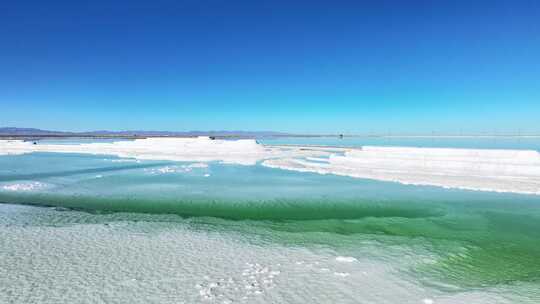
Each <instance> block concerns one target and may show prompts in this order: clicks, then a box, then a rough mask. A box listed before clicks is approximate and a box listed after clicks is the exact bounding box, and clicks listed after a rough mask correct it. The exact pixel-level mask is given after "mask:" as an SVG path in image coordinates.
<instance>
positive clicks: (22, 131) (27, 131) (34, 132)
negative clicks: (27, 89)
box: [0, 127, 292, 138]
mask: <svg viewBox="0 0 540 304" xmlns="http://www.w3.org/2000/svg"><path fill="white" fill-rule="evenodd" d="M291 135H292V134H288V133H282V132H272V131H186V132H174V131H145V130H133V131H107V130H99V131H88V132H65V131H51V130H42V129H35V128H14V127H4V128H0V136H16V137H19V136H28V137H31V136H36V137H39V136H118V137H120V136H130V137H144V136H217V137H249V138H254V137H272V136H291Z"/></svg>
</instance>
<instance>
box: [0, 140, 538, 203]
mask: <svg viewBox="0 0 540 304" xmlns="http://www.w3.org/2000/svg"><path fill="white" fill-rule="evenodd" d="M32 152H60V153H90V154H107V155H116V156H118V157H124V158H136V159H141V160H145V159H147V160H172V161H194V162H209V161H218V162H222V163H228V164H239V165H255V164H256V163H258V162H261V164H262V165H263V166H266V167H271V168H279V169H285V170H293V171H300V172H314V173H319V174H336V175H343V176H350V177H355V178H366V179H375V180H382V181H393V182H399V183H403V184H412V185H431V186H440V187H446V188H460V189H469V190H481V191H496V192H514V193H524V194H536V195H540V153H538V152H537V151H532V150H487V149H486V150H482V149H452V148H408V147H362V148H330V147H327V148H325V147H306V146H264V145H260V144H258V143H257V142H256V141H255V140H235V141H230V140H210V139H209V138H206V137H199V138H148V139H137V140H134V141H119V142H113V143H89V144H79V145H61V144H41V143H38V144H36V145H34V144H33V143H31V142H24V141H20V140H0V155H6V154H25V153H32Z"/></svg>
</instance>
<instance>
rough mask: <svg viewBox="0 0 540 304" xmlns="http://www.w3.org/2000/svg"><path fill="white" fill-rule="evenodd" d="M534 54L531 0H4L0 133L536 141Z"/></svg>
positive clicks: (537, 10) (538, 34) (538, 95)
mask: <svg viewBox="0 0 540 304" xmlns="http://www.w3.org/2000/svg"><path fill="white" fill-rule="evenodd" d="M113 2H114V3H113ZM539 54H540V2H539V1H462V2H461V1H278V0H275V1H231V0H228V1H218V0H199V1H195V0H191V1H182V0H177V1H159V0H158V1H101V0H99V1H98V0H96V1H34V2H31V1H24V0H20V1H4V2H2V3H1V4H0V126H19V127H37V128H45V129H57V130H75V131H77V130H94V129H111V130H126V129H138V130H141V129H146V130H175V131H185V130H275V131H289V132H302V133H326V132H345V133H366V132H374V133H381V132H384V133H386V132H393V133H431V132H442V133H445V132H446V133H449V132H454V133H455V132H463V133H472V132H490V133H494V132H495V133H501V132H518V131H521V132H537V133H538V132H540V123H539V121H540V118H539V117H540V55H539Z"/></svg>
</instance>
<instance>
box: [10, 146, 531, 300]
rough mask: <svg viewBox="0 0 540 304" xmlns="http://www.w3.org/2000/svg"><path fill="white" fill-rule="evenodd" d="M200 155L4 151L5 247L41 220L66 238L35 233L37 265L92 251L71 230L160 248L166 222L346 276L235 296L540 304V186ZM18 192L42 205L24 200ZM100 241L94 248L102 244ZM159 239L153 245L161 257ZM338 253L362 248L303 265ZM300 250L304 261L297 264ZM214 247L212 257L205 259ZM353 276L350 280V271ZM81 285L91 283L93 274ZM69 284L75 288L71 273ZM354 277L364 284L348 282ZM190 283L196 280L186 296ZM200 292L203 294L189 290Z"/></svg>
mask: <svg viewBox="0 0 540 304" xmlns="http://www.w3.org/2000/svg"><path fill="white" fill-rule="evenodd" d="M190 165H191V164H190V163H179V162H170V161H136V160H131V159H128V160H123V159H118V158H115V157H110V156H104V155H94V156H90V155H77V154H59V153H33V154H27V155H19V156H1V157H0V202H3V203H6V204H3V205H0V225H1V226H2V227H4V231H9V234H8V233H7V232H6V233H5V234H0V245H1V246H0V247H1V248H2V249H0V257H2V259H0V260H4V261H11V259H13V257H14V256H17V253H19V254H21V253H20V252H25V250H30V251H31V249H28V248H26V247H25V246H27V245H26V243H23V242H19V240H24V239H25V238H29V237H34V236H33V234H31V236H28V233H29V231H40V232H39V233H43V234H42V237H44V238H49V241H48V242H50V244H55V245H54V246H53V245H50V246H48V245H47V242H46V243H41V239H39V241H38V239H36V241H35V242H38V243H39V244H40V247H39V248H41V249H40V252H41V253H40V255H39V256H35V255H34V256H33V257H32V258H31V259H30V260H31V261H34V262H35V263H36V264H39V263H40V259H46V261H47V262H46V263H50V261H51V260H54V261H58V259H60V260H63V259H67V260H69V259H71V258H74V259H81V257H80V256H78V255H77V256H73V255H71V253H66V252H63V251H61V253H58V251H55V250H58V249H57V248H60V247H62V246H67V245H58V244H64V243H62V242H61V240H63V239H64V238H67V237H68V236H69V238H74V241H77V242H81V244H83V245H84V244H86V245H87V244H91V243H92V242H97V241H96V238H102V237H109V236H110V237H111V238H114V239H115V240H116V241H117V242H118V243H116V244H123V242H124V240H125V237H128V238H136V239H138V238H139V237H140V235H141V233H142V234H143V235H144V236H145V237H144V239H143V240H140V241H141V242H143V243H144V242H146V241H148V242H149V243H148V247H144V248H139V249H138V250H141V251H144V250H148V252H152V248H154V247H155V246H162V245H161V244H159V243H157V241H156V238H159V237H161V236H163V233H165V232H166V234H167V236H168V237H169V236H170V235H169V234H172V235H174V237H172V236H171V237H172V239H168V242H173V243H174V242H175V241H174V240H179V239H182V240H183V241H182V242H188V243H189V242H193V243H196V244H199V243H200V244H201V246H205V245H204V244H207V243H208V244H214V245H215V247H212V249H211V250H210V251H212V252H214V253H215V254H216V255H217V256H222V255H223V257H222V258H223V259H225V260H227V261H229V262H225V261H223V260H220V262H219V263H216V264H215V265H214V266H213V268H211V269H213V270H215V269H222V268H223V267H228V266H226V264H228V263H232V264H231V265H234V262H232V261H230V259H231V257H229V256H227V254H228V253H231V252H236V253H235V254H233V256H234V255H238V254H240V253H238V252H241V251H237V250H241V248H244V247H245V248H252V249H251V250H253V252H257V253H255V254H254V256H253V257H250V259H261V260H265V261H266V262H267V263H269V264H271V263H275V264H272V265H274V266H273V267H278V266H276V265H277V264H278V263H277V262H276V261H277V260H280V261H281V262H280V263H279V264H280V265H281V266H279V267H283V265H286V263H287V261H289V262H291V265H290V266H289V267H290V268H288V269H289V270H287V269H281V270H280V271H281V272H282V273H288V274H287V275H288V276H290V277H291V278H295V279H294V281H300V282H302V281H303V280H307V281H306V282H308V281H309V280H310V279H313V280H315V279H314V278H318V279H320V280H322V281H321V282H322V283H321V284H323V285H325V286H334V285H335V286H334V287H335V288H334V289H332V290H333V291H331V292H330V291H328V293H323V291H325V290H326V289H324V288H322V287H316V286H318V285H317V284H319V283H317V282H313V284H312V285H310V284H307V283H306V285H305V286H303V285H302V284H300V285H298V286H297V285H295V283H291V282H289V283H288V284H289V285H287V284H285V283H283V284H282V285H280V284H279V282H277V283H276V282H274V283H273V284H275V286H276V288H275V289H270V288H268V290H266V289H264V297H261V298H253V299H258V300H253V299H251V298H247V300H246V299H244V300H242V297H240V296H237V294H236V293H235V292H236V291H234V288H233V287H231V288H230V290H228V291H227V292H229V293H230V297H231V300H235V301H236V300H238V301H247V302H257V301H259V302H271V301H278V300H276V299H278V298H273V297H282V296H283V297H284V295H289V296H291V294H289V293H292V294H293V295H294V297H293V298H292V299H293V300H290V301H288V302H294V303H302V302H305V301H308V300H309V299H312V298H313V297H316V298H319V299H323V298H324V299H326V301H338V302H343V303H348V302H351V303H355V302H356V303H358V302H362V299H365V302H366V303H368V302H377V303H385V302H388V303H392V302H394V303H395V301H396V300H397V299H401V300H400V301H402V302H403V303H422V301H423V300H426V298H428V299H427V300H426V301H428V302H429V300H433V301H434V303H438V302H440V303H464V302H470V301H475V303H537V301H538V300H540V233H539V231H540V197H538V196H528V195H516V194H500V193H489V192H475V191H461V190H448V189H442V188H436V187H418V186H406V185H401V184H397V183H386V182H378V181H371V180H361V179H353V178H348V177H339V176H331V175H317V174H310V173H299V172H291V171H282V170H279V169H270V168H266V167H262V166H259V165H256V166H237V165H223V164H218V163H210V164H209V166H208V167H202V166H190ZM21 187H22V188H21ZM13 204H16V205H19V206H20V205H28V206H40V207H41V208H33V207H17V208H15V207H13V206H14V205H13ZM43 207H45V208H43ZM48 207H54V208H53V209H51V208H48ZM14 208H15V209H14ZM21 208H22V209H21ZM114 223H127V224H125V225H127V226H121V227H122V228H118V229H120V230H118V231H116V230H114V231H112V232H110V233H112V234H111V235H109V234H105V235H101V234H100V235H99V237H98V236H97V235H96V234H94V232H95V231H94V230H95V229H97V230H98V231H101V230H100V229H109V228H107V227H110V226H103V225H110V224H114ZM96 225H97V226H96ZM49 227H53V228H49ZM124 227H128V228H124ZM51 229H52V230H51ZM73 229H78V230H77V233H76V234H74V235H73V234H70V233H71V231H72V230H73ZM123 229H127V230H123ZM45 231H46V233H45ZM164 231H165V232H164ZM179 231H180V232H181V233H180V232H179ZM186 231H187V232H186ZM36 233H37V232H36ZM39 233H38V234H37V235H39ZM95 233H97V232H95ZM175 233H177V234H175ZM216 233H217V234H219V237H218V238H217V240H216V239H215V238H214V236H215V234H216ZM65 234H67V235H68V236H66V235H65ZM201 234H202V235H204V237H202V236H201ZM58 236H61V237H60V239H58ZM120 236H123V237H120ZM200 236H201V237H200ZM195 237H196V239H192V238H195ZM199 237H200V238H199ZM148 238H149V240H148ZM145 240H146V241H145ZM223 240H228V241H223ZM109 241H110V240H109V239H106V240H101V239H100V240H99V242H104V243H107V242H109ZM214 241H215V242H217V243H214ZM99 242H98V244H97V245H95V246H94V245H92V247H91V249H88V251H87V252H93V250H96V249H95V248H103V247H101V246H102V245H99V244H102V243H99ZM92 244H93V243H92ZM144 244H146V243H144ZM83 245H81V246H83ZM86 245H84V246H86ZM214 245H212V246H214ZM110 246H113V245H110ZM114 246H116V245H114ZM118 246H119V245H118ZM125 246H128V245H125ZM250 246H253V247H250ZM122 248H124V247H121V248H119V249H118V250H119V252H122V253H118V252H117V253H115V254H117V255H118V256H123V255H124V254H125V253H124V252H123V251H122V250H123V249H122ZM53 249H54V250H53ZM169 249H170V248H169ZM169 249H163V250H169ZM73 250H75V249H73ZM104 250H105V249H104ZM126 250H127V249H126ZM170 250H172V249H170ZM183 250H186V251H185V252H184V251H183ZM189 250H191V249H189V248H187V249H186V248H184V249H182V248H175V249H174V252H175V253H172V251H171V252H170V254H173V255H180V256H182V255H188V252H189V257H190V259H194V257H193V256H194V255H195V256H196V255H197V254H196V253H193V252H191V251H189ZM145 252H146V251H145ZM148 252H146V253H145V254H148V255H149V257H151V253H148ZM164 252H165V251H164ZM197 252H200V250H198V251H197ZM283 252H288V254H287V256H289V258H286V257H283V256H281V255H280V254H281V253H283ZM59 254H60V255H61V256H62V258H60V257H59V256H58V255H59ZM80 254H82V253H80ZM93 254H99V252H94V253H93ZM201 254H202V253H201ZM231 254H232V253H231ZM240 255H241V254H240ZM278 255H279V257H278ZM334 256H347V257H353V258H355V259H356V261H355V262H353V263H347V264H346V265H347V266H346V267H345V268H343V266H339V265H342V264H339V265H338V266H339V267H342V268H343V269H337V268H336V269H335V270H331V271H330V273H334V274H335V275H334V276H331V277H330V278H332V280H330V279H329V277H324V278H319V277H318V276H319V275H322V274H320V273H317V274H315V273H313V272H312V271H313V270H308V269H307V268H302V269H296V268H295V267H300V266H302V267H303V266H304V265H305V263H304V260H309V259H310V257H312V258H313V259H315V258H314V257H318V258H320V259H321V261H324V259H333V257H334ZM292 257H295V258H296V259H297V260H301V261H296V262H295V263H292V261H293V258H292ZM300 257H302V258H300ZM164 258H166V257H164ZM88 259H95V256H94V257H93V258H91V257H88ZM122 259H123V261H124V262H118V263H138V262H137V259H135V258H134V257H130V256H127V257H126V256H123V257H122ZM149 259H150V258H149ZM281 259H284V260H281ZM83 260H85V261H86V257H85V258H83ZM150 260H151V259H150ZM212 260H213V258H212V257H210V256H208V257H206V258H205V260H201V261H200V263H206V262H208V263H210V262H211V261H212ZM204 261H206V262H204ZM34 262H32V263H34ZM300 262H302V263H301V264H298V263H300ZM6 263H7V262H6ZM44 263H45V262H44ZM81 263H82V262H81ZM148 263H150V262H148ZM321 263H322V262H321ZM113 264H114V265H117V264H116V262H115V263H113ZM10 265H18V266H17V268H16V269H13V268H11V267H13V266H8V265H7V264H3V263H1V262H0V270H3V271H4V272H6V271H7V270H6V269H11V270H10V271H7V273H4V274H7V275H11V276H12V277H17V279H15V282H16V283H18V284H23V285H24V284H27V285H28V284H29V285H28V286H32V284H34V285H36V284H37V285H39V284H41V283H40V282H38V281H39V280H40V278H41V277H32V276H30V278H29V277H28V276H26V275H21V276H20V277H19V276H17V275H15V273H21V274H22V273H27V270H28V269H26V267H31V265H27V266H25V265H26V264H25V263H22V262H21V261H15V262H12V263H11V264H10ZM47 265H49V264H47ZM75 265H79V264H77V263H75ZM149 265H150V264H149ZM151 265H153V264H151ZM231 265H229V266H230V267H233V266H231ZM310 265H317V264H315V262H313V263H311V264H310ZM332 265H333V264H332ZM332 265H330V266H328V265H327V266H325V267H322V266H320V268H319V270H320V272H321V273H322V272H324V271H323V270H324V269H326V268H330V267H334V266H332ZM373 265H379V266H377V267H381V269H385V270H384V271H382V270H380V271H379V270H377V271H375V270H373V271H372V273H373V274H371V273H370V272H369V271H368V270H369V269H372V268H376V267H375V266H373ZM338 266H335V267H338ZM360 266H362V267H363V268H361V267H360ZM2 267H3V268H2ZM74 267H76V266H74ZM115 267H116V266H115ZM130 267H133V266H130ZM158 267H161V266H160V265H153V266H148V267H147V268H146V269H145V270H143V273H142V274H140V275H143V276H144V275H149V276H150V275H151V273H156V271H157V270H156V269H157V268H158ZM179 267H180V266H179ZM182 267H185V268H182V269H183V271H186V272H187V273H190V276H189V278H191V279H189V280H187V279H186V280H187V281H186V282H184V281H182V282H184V283H185V284H186V285H185V286H184V285H181V286H183V287H182V288H181V289H182V290H184V289H185V288H187V287H186V286H190V287H189V288H190V289H189V290H192V289H193V288H192V287H193V284H194V283H193V282H192V281H193V280H196V278H197V276H196V274H199V273H203V272H204V271H210V270H204V271H203V270H202V269H199V268H198V267H202V266H201V265H199V264H197V265H195V264H193V265H192V264H189V265H188V266H185V265H184V266H182ZM238 267H240V266H238ZM254 267H255V266H254ZM313 267H315V266H313ZM386 267H389V269H386ZM154 268H156V269H154ZM160 269H161V268H160ZM204 269H206V268H204ZM290 269H295V270H294V271H292V270H290ZM310 269H311V268H310ZM377 269H379V268H377ZM48 271H50V272H51V273H56V271H57V270H56V269H55V268H54V269H50V270H48ZM80 271H82V270H80ZM99 271H101V272H100V273H101V275H102V276H104V277H107V276H109V275H110V276H111V278H114V275H113V274H110V273H109V272H108V270H107V268H106V267H105V268H103V269H100V270H99ZM163 271H166V270H163ZM228 271H229V272H230V271H233V270H228ZM223 272H226V271H225V270H223ZM364 272H366V273H370V275H373V277H371V279H369V280H368V281H369V282H371V283H369V284H372V285H370V286H371V287H370V288H359V287H358V286H356V285H354V284H367V283H366V282H365V281H363V279H362V277H361V276H362V275H363V273H364ZM210 273H212V272H211V271H210ZM261 273H262V272H260V271H259V272H257V274H256V275H260V274H261ZM44 275H45V274H44ZM48 275H50V273H49V274H48ZM254 275H255V274H254ZM206 276H208V275H206ZM203 277H204V276H203ZM342 277H343V278H348V279H347V280H344V281H342ZM182 278H183V277H182ZM266 279H267V278H266ZM179 280H180V279H179ZM261 280H262V279H261ZM113 281H114V280H113ZM0 283H2V282H0ZM4 283H5V284H7V285H4V287H0V296H4V297H7V298H8V299H10V298H11V299H12V300H13V299H19V300H20V299H21V298H17V297H16V295H17V288H16V287H15V286H16V284H15V283H13V282H12V281H10V282H8V281H6V282H4ZM184 283H182V284H184ZM78 284H83V285H84V284H85V283H84V280H83V282H79V283H78ZM111 284H114V283H111ZM261 284H262V283H261ZM351 284H352V285H351ZM408 284H410V286H409V285H408ZM0 285H2V284H0ZM203 285H204V284H203ZM5 286H7V287H5ZM25 286H26V285H25ZM231 286H232V285H231ZM272 286H274V285H272ZM310 286H312V287H310ZM355 286H356V287H355ZM364 286H365V285H364ZM398 286H401V287H403V288H404V290H401V289H400V288H401V287H398ZM404 286H408V287H407V288H405V287H404ZM64 287H65V288H68V287H69V282H68V286H67V287H66V286H64ZM96 288H97V287H96ZM145 288H146V289H144V290H145V291H149V290H152V289H151V288H150V287H148V286H147V287H145ZM148 288H150V289H148ZM177 288H179V287H177ZM201 288H203V287H201ZM208 288H210V287H208ZM216 288H217V287H216ZM235 288H236V287H235ZM242 288H244V287H242ZM246 288H247V287H246ZM310 288H312V289H310ZM53 289H54V288H53ZM210 289H211V288H210ZM210 289H209V290H210ZM349 289H350V290H352V291H345V290H349ZM46 290H47V289H46V288H45V289H44V291H43V292H44V293H45V294H47V291H46ZM167 290H168V289H167ZM186 290H188V289H186ZM201 290H202V289H201ZM204 290H206V289H204ZM138 291H139V290H138ZM171 292H172V291H171ZM193 292H195V293H196V294H197V293H198V292H199V291H197V290H195V291H193ZM209 292H210V291H209ZM318 292H320V294H318ZM350 292H352V294H348V293H350ZM425 293H427V294H429V295H425ZM60 294H61V293H60ZM200 294H201V295H202V291H201V293H200ZM224 294H226V292H225V293H224ZM190 295H191V294H189V293H188V291H186V294H182V295H179V296H178V297H179V298H176V300H178V299H182V298H184V299H185V298H186V297H189V296H190ZM148 296H149V295H148V294H144V295H143V296H142V298H141V299H149V298H148ZM345 296H346V297H345ZM216 297H217V296H216ZM265 297H266V298H265ZM343 297H345V298H343ZM250 299H251V300H250ZM339 299H341V300H339ZM199 300H201V298H200V297H198V296H197V297H195V298H193V299H192V300H188V301H187V302H192V301H195V302H196V301H199ZM214 300H216V301H217V300H218V298H215V299H213V300H212V301H214ZM219 300H220V301H221V299H219ZM252 300H253V301H252ZM201 301H202V300H201ZM23 302H24V301H23ZM44 302H47V301H44ZM160 302H166V301H160ZM424 303H425V302H424Z"/></svg>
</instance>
